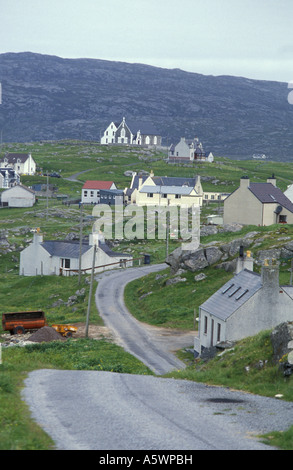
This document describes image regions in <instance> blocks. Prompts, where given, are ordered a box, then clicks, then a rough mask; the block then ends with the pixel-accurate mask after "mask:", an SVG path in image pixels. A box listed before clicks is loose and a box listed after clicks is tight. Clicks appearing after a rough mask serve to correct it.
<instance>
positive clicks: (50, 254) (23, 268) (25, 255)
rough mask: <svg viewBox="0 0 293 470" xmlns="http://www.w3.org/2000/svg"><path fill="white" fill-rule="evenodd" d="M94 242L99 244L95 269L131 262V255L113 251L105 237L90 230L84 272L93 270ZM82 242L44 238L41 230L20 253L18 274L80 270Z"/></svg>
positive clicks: (84, 249)
mask: <svg viewBox="0 0 293 470" xmlns="http://www.w3.org/2000/svg"><path fill="white" fill-rule="evenodd" d="M94 245H95V246H96V255H95V273H98V272H101V271H104V270H107V269H115V268H120V267H128V266H132V256H131V255H129V254H128V255H127V254H124V253H117V252H114V251H112V250H111V249H110V248H109V247H108V245H107V244H106V243H105V241H104V240H103V239H102V238H101V237H100V236H96V235H95V234H91V235H90V237H89V242H87V243H82V247H81V269H82V273H84V274H90V272H91V270H92V264H93V257H94ZM79 254H80V244H79V242H73V241H57V240H54V241H44V240H43V235H42V234H41V233H39V232H37V233H35V234H34V239H33V242H32V243H31V244H30V245H29V246H28V247H27V248H25V249H24V250H23V251H21V253H20V267H19V274H20V275H21V276H38V275H43V276H50V275H54V274H55V275H63V276H72V275H76V274H78V271H79Z"/></svg>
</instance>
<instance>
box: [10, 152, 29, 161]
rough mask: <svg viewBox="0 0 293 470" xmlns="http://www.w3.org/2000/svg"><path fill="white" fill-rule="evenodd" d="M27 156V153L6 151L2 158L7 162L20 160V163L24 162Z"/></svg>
mask: <svg viewBox="0 0 293 470" xmlns="http://www.w3.org/2000/svg"><path fill="white" fill-rule="evenodd" d="M29 156H30V154H29V153H7V154H6V155H5V157H4V158H5V159H7V160H8V163H15V162H17V160H20V161H21V163H24V162H25V161H26V160H27V159H28V158H29Z"/></svg>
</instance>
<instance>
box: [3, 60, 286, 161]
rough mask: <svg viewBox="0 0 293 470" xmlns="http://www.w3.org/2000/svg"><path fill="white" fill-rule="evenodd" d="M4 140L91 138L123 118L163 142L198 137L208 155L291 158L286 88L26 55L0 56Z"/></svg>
mask: <svg viewBox="0 0 293 470" xmlns="http://www.w3.org/2000/svg"><path fill="white" fill-rule="evenodd" d="M0 82H1V84H2V104H1V105H0V130H2V137H3V141H4V142H29V141H38V140H42V139H43V140H50V139H51V140H56V139H66V138H70V139H71V138H76V139H82V140H95V141H97V140H99V139H100V135H101V132H102V131H103V130H104V128H105V127H106V126H107V125H108V123H109V122H110V121H111V120H113V119H115V120H120V119H122V117H123V116H125V117H126V118H128V119H129V120H130V119H137V120H140V121H141V120H151V121H152V122H153V123H154V124H155V125H156V126H157V128H158V129H159V131H160V133H161V134H162V136H163V138H164V139H163V143H164V144H165V145H166V144H168V145H170V144H171V143H172V142H175V143H176V141H177V140H178V139H179V138H180V137H181V136H186V137H189V138H191V137H195V136H198V137H199V138H200V140H201V141H202V142H203V144H204V146H205V149H206V150H207V151H208V150H212V151H213V152H214V154H215V155H218V156H228V157H232V158H234V157H236V158H250V157H251V155H252V154H253V153H258V152H264V153H266V154H267V155H268V156H270V157H271V158H273V159H274V160H279V161H281V160H289V159H290V158H291V157H292V156H293V136H292V132H291V129H292V121H293V106H292V105H289V103H288V100H287V97H288V88H287V84H286V83H279V82H269V81H259V80H250V79H246V78H241V77H229V76H220V77H214V76H204V75H200V74H196V73H188V72H184V71H182V70H179V69H174V70H169V69H162V68H157V67H151V66H147V65H139V64H127V63H122V62H110V61H103V60H93V59H62V58H59V57H55V56H47V55H40V54H33V53H7V54H0Z"/></svg>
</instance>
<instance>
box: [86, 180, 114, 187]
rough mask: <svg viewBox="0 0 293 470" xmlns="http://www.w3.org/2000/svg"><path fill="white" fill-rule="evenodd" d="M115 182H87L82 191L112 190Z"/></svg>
mask: <svg viewBox="0 0 293 470" xmlns="http://www.w3.org/2000/svg"><path fill="white" fill-rule="evenodd" d="M112 184H114V181H86V182H85V183H84V185H83V187H82V189H110V188H111V186H112Z"/></svg>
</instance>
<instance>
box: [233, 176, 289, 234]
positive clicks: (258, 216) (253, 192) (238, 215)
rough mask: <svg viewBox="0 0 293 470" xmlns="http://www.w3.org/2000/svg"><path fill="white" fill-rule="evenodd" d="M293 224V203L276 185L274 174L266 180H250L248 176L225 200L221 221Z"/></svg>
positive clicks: (250, 223) (262, 224)
mask: <svg viewBox="0 0 293 470" xmlns="http://www.w3.org/2000/svg"><path fill="white" fill-rule="evenodd" d="M235 223H238V224H243V225H259V226H264V225H272V224H281V223H283V224H293V203H292V202H291V201H290V200H289V199H288V198H287V197H286V196H285V194H284V193H283V192H282V191H281V189H279V188H278V187H277V186H276V178H275V177H274V175H273V176H272V177H271V178H268V179H267V182H266V183H253V182H251V181H250V179H249V178H248V177H247V176H243V177H242V178H241V179H240V186H239V188H237V189H236V190H235V191H234V192H233V193H231V194H230V195H229V196H228V197H227V198H226V199H225V201H224V224H235Z"/></svg>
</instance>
